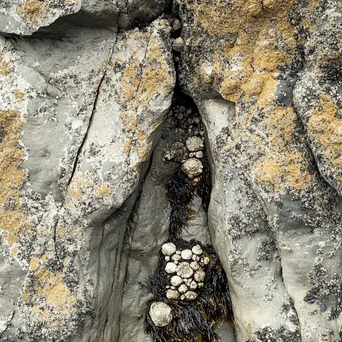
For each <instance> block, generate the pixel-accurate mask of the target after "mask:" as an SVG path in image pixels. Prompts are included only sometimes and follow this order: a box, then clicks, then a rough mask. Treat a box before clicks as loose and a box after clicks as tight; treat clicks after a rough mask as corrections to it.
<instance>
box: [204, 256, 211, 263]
mask: <svg viewBox="0 0 342 342" xmlns="http://www.w3.org/2000/svg"><path fill="white" fill-rule="evenodd" d="M209 262H210V260H209V258H208V257H205V258H204V259H203V263H204V265H208V264H209Z"/></svg>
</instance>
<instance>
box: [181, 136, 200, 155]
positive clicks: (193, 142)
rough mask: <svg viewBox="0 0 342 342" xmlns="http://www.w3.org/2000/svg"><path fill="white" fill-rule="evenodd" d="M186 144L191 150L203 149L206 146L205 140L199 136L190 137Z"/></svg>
mask: <svg viewBox="0 0 342 342" xmlns="http://www.w3.org/2000/svg"><path fill="white" fill-rule="evenodd" d="M185 144H186V148H187V149H188V150H189V151H191V152H196V151H201V150H203V148H204V144H203V140H202V139H201V138H198V137H190V138H189V139H188V140H187V141H186V142H185Z"/></svg>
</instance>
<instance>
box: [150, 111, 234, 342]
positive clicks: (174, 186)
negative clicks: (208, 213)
mask: <svg viewBox="0 0 342 342" xmlns="http://www.w3.org/2000/svg"><path fill="white" fill-rule="evenodd" d="M168 123H169V125H170V127H172V132H173V135H174V141H173V142H172V143H170V144H169V146H168V147H167V148H166V149H165V151H164V158H163V159H164V161H166V162H167V161H175V162H178V163H179V168H178V170H177V171H176V172H175V173H174V174H173V176H172V177H171V179H170V180H169V182H168V183H167V186H166V188H167V196H168V199H169V201H170V205H171V213H170V225H169V236H170V240H169V241H168V242H166V243H164V244H163V245H162V247H161V251H160V258H159V265H158V268H157V270H156V272H155V274H154V275H153V276H152V277H151V278H150V280H149V288H150V291H151V292H152V293H153V295H154V296H153V299H152V300H151V301H150V302H149V303H148V307H147V312H146V332H147V333H148V334H150V335H151V336H152V338H153V340H154V341H157V342H176V341H192V342H200V341H201V342H203V341H208V342H209V341H210V342H212V341H214V342H215V341H218V336H217V334H216V333H215V327H216V326H217V324H219V323H220V322H223V321H227V320H231V319H232V310H231V304H230V296H229V290H228V284H227V279H226V275H225V272H224V270H223V268H222V265H221V263H220V260H219V259H218V257H217V255H216V253H215V251H214V249H213V248H212V246H211V245H206V246H203V245H202V244H201V243H200V242H199V241H195V240H192V241H185V240H183V239H181V238H180V236H181V231H182V228H183V227H184V226H186V225H187V222H188V220H189V218H190V214H189V212H190V208H189V205H190V202H191V200H192V199H193V196H194V194H195V191H197V194H198V195H199V196H200V197H201V198H202V205H203V207H204V208H205V209H207V208H208V205H209V200H210V192H211V175H210V168H209V164H208V161H207V158H206V156H205V148H204V127H203V124H202V121H201V119H200V117H199V116H198V113H197V111H196V110H195V109H194V108H193V107H189V106H184V105H175V106H173V108H172V110H171V111H170V113H169V117H168Z"/></svg>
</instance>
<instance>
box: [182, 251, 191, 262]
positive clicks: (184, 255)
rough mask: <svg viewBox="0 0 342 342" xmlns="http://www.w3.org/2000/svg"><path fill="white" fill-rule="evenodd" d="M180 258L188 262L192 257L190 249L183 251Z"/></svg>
mask: <svg viewBox="0 0 342 342" xmlns="http://www.w3.org/2000/svg"><path fill="white" fill-rule="evenodd" d="M181 256H182V259H184V260H189V259H191V257H192V252H191V250H190V249H183V250H182V254H181Z"/></svg>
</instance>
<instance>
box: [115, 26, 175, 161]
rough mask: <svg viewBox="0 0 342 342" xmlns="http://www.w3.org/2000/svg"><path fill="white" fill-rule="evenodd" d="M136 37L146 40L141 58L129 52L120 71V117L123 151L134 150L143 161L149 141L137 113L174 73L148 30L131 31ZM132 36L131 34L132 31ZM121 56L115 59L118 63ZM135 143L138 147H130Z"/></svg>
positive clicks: (169, 85) (169, 84)
mask: <svg viewBox="0 0 342 342" xmlns="http://www.w3.org/2000/svg"><path fill="white" fill-rule="evenodd" d="M132 34H133V36H134V37H135V38H139V39H140V40H145V41H146V53H145V58H144V59H143V60H139V59H138V57H137V56H138V51H133V52H132V53H131V57H130V60H129V61H128V63H127V62H126V63H127V64H126V65H125V67H124V70H123V75H122V81H121V84H122V92H121V94H122V96H123V107H124V108H123V109H122V111H121V120H122V123H123V129H124V132H125V139H126V141H125V144H124V147H123V152H124V153H125V154H126V155H127V156H129V155H130V154H131V152H132V151H134V152H136V153H137V155H138V157H139V161H140V162H143V161H145V159H146V158H147V155H148V153H149V148H150V144H149V143H148V142H147V141H146V140H147V138H148V136H149V135H148V133H147V132H143V131H142V130H141V129H139V128H138V126H139V123H138V117H139V115H140V114H141V113H142V112H144V111H146V110H147V108H148V105H149V104H150V102H151V101H152V100H153V97H154V96H156V95H157V94H158V93H160V92H166V91H167V90H168V89H172V87H173V77H171V75H170V74H169V67H168V65H167V62H166V59H165V56H164V54H163V50H162V49H161V47H160V44H159V43H158V41H156V38H155V37H154V36H153V35H151V34H150V33H148V32H140V33H139V32H134V33H132ZM131 38H132V35H131ZM118 61H119V62H120V63H124V61H123V60H122V59H116V62H117V63H118ZM132 144H136V145H137V148H132Z"/></svg>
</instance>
